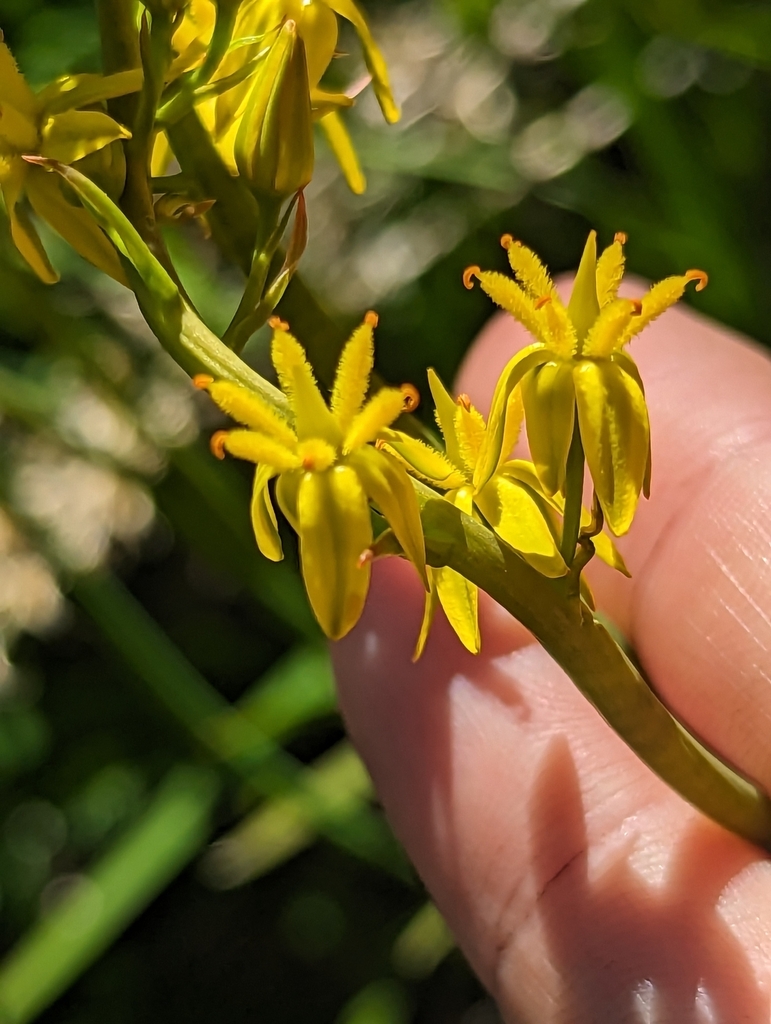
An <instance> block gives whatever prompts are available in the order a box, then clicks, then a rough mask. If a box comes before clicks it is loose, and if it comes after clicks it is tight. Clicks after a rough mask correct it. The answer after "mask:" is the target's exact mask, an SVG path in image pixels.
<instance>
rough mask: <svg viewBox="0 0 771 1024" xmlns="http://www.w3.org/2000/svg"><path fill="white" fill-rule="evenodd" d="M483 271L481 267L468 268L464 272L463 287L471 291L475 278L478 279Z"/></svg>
mask: <svg viewBox="0 0 771 1024" xmlns="http://www.w3.org/2000/svg"><path fill="white" fill-rule="evenodd" d="M481 271H482V268H481V267H476V266H475V267H466V269H465V270H464V271H463V285H464V287H466V288H468V290H469V291H471V289H472V288H473V287H474V278H475V277H477V276H478V275H479V274H480V273H481Z"/></svg>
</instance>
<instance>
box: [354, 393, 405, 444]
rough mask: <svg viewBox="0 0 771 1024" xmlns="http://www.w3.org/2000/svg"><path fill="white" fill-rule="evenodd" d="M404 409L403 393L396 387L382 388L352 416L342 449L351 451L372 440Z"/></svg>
mask: <svg viewBox="0 0 771 1024" xmlns="http://www.w3.org/2000/svg"><path fill="white" fill-rule="evenodd" d="M403 411H404V393H403V392H402V391H399V390H398V389H397V388H382V389H381V390H380V391H378V393H377V394H376V395H374V396H373V397H372V398H370V400H369V401H368V402H367V404H366V405H365V406H364V408H363V409H362V410H361V412H360V413H359V414H358V415H357V416H356V417H354V419H353V422H352V423H351V425H350V427H349V428H348V431H347V433H346V435H345V441H344V442H343V451H344V452H352V451H355V450H356V449H357V448H360V447H361V446H362V445H363V444H368V443H369V442H370V441H374V440H375V438H376V437H377V436H378V434H380V433H381V431H383V430H384V429H385V428H386V427H390V426H391V424H392V423H393V421H394V420H395V419H398V417H399V416H400V414H401V413H402V412H403Z"/></svg>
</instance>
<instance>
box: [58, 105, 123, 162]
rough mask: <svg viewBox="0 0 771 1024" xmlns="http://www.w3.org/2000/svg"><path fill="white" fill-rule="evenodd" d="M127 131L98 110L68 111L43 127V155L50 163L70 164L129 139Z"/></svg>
mask: <svg viewBox="0 0 771 1024" xmlns="http://www.w3.org/2000/svg"><path fill="white" fill-rule="evenodd" d="M130 138H131V132H130V131H129V130H128V128H124V127H123V125H120V124H118V122H117V121H113V119H112V118H111V117H109V116H108V115H107V114H102V113H100V112H99V111H98V110H66V111H65V112H64V113H63V114H54V115H53V117H49V118H48V120H47V121H46V123H45V124H44V125H43V132H42V142H41V145H40V152H41V154H42V155H43V156H45V157H48V158H49V159H51V160H58V161H59V162H60V163H63V164H71V163H74V162H75V161H76V160H80V159H81V158H82V157H84V156H87V155H88V154H89V153H95V152H96V151H97V150H99V149H103V148H104V147H105V146H108V145H109V144H110V143H111V142H115V140H116V139H130Z"/></svg>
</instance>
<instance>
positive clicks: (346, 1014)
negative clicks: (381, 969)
mask: <svg viewBox="0 0 771 1024" xmlns="http://www.w3.org/2000/svg"><path fill="white" fill-rule="evenodd" d="M411 1019H412V1014H411V1012H410V1005H409V998H408V996H407V992H406V990H405V988H404V986H403V985H402V984H401V983H400V982H398V981H395V980H394V979H393V978H384V979H383V980H381V981H373V982H370V984H369V985H367V986H365V987H364V988H363V989H362V990H361V991H360V992H358V993H357V994H356V995H355V996H354V997H353V999H351V1000H350V1002H349V1003H348V1004H347V1005H346V1006H345V1007H344V1008H343V1010H342V1012H341V1014H340V1016H339V1017H338V1018H337V1022H336V1024H408V1021H410V1020H411Z"/></svg>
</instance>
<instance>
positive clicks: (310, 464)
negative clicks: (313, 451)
mask: <svg viewBox="0 0 771 1024" xmlns="http://www.w3.org/2000/svg"><path fill="white" fill-rule="evenodd" d="M315 468H316V460H315V459H314V458H313V456H312V455H306V456H305V458H304V459H303V469H304V470H306V471H307V472H311V471H312V470H314V469H315Z"/></svg>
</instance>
